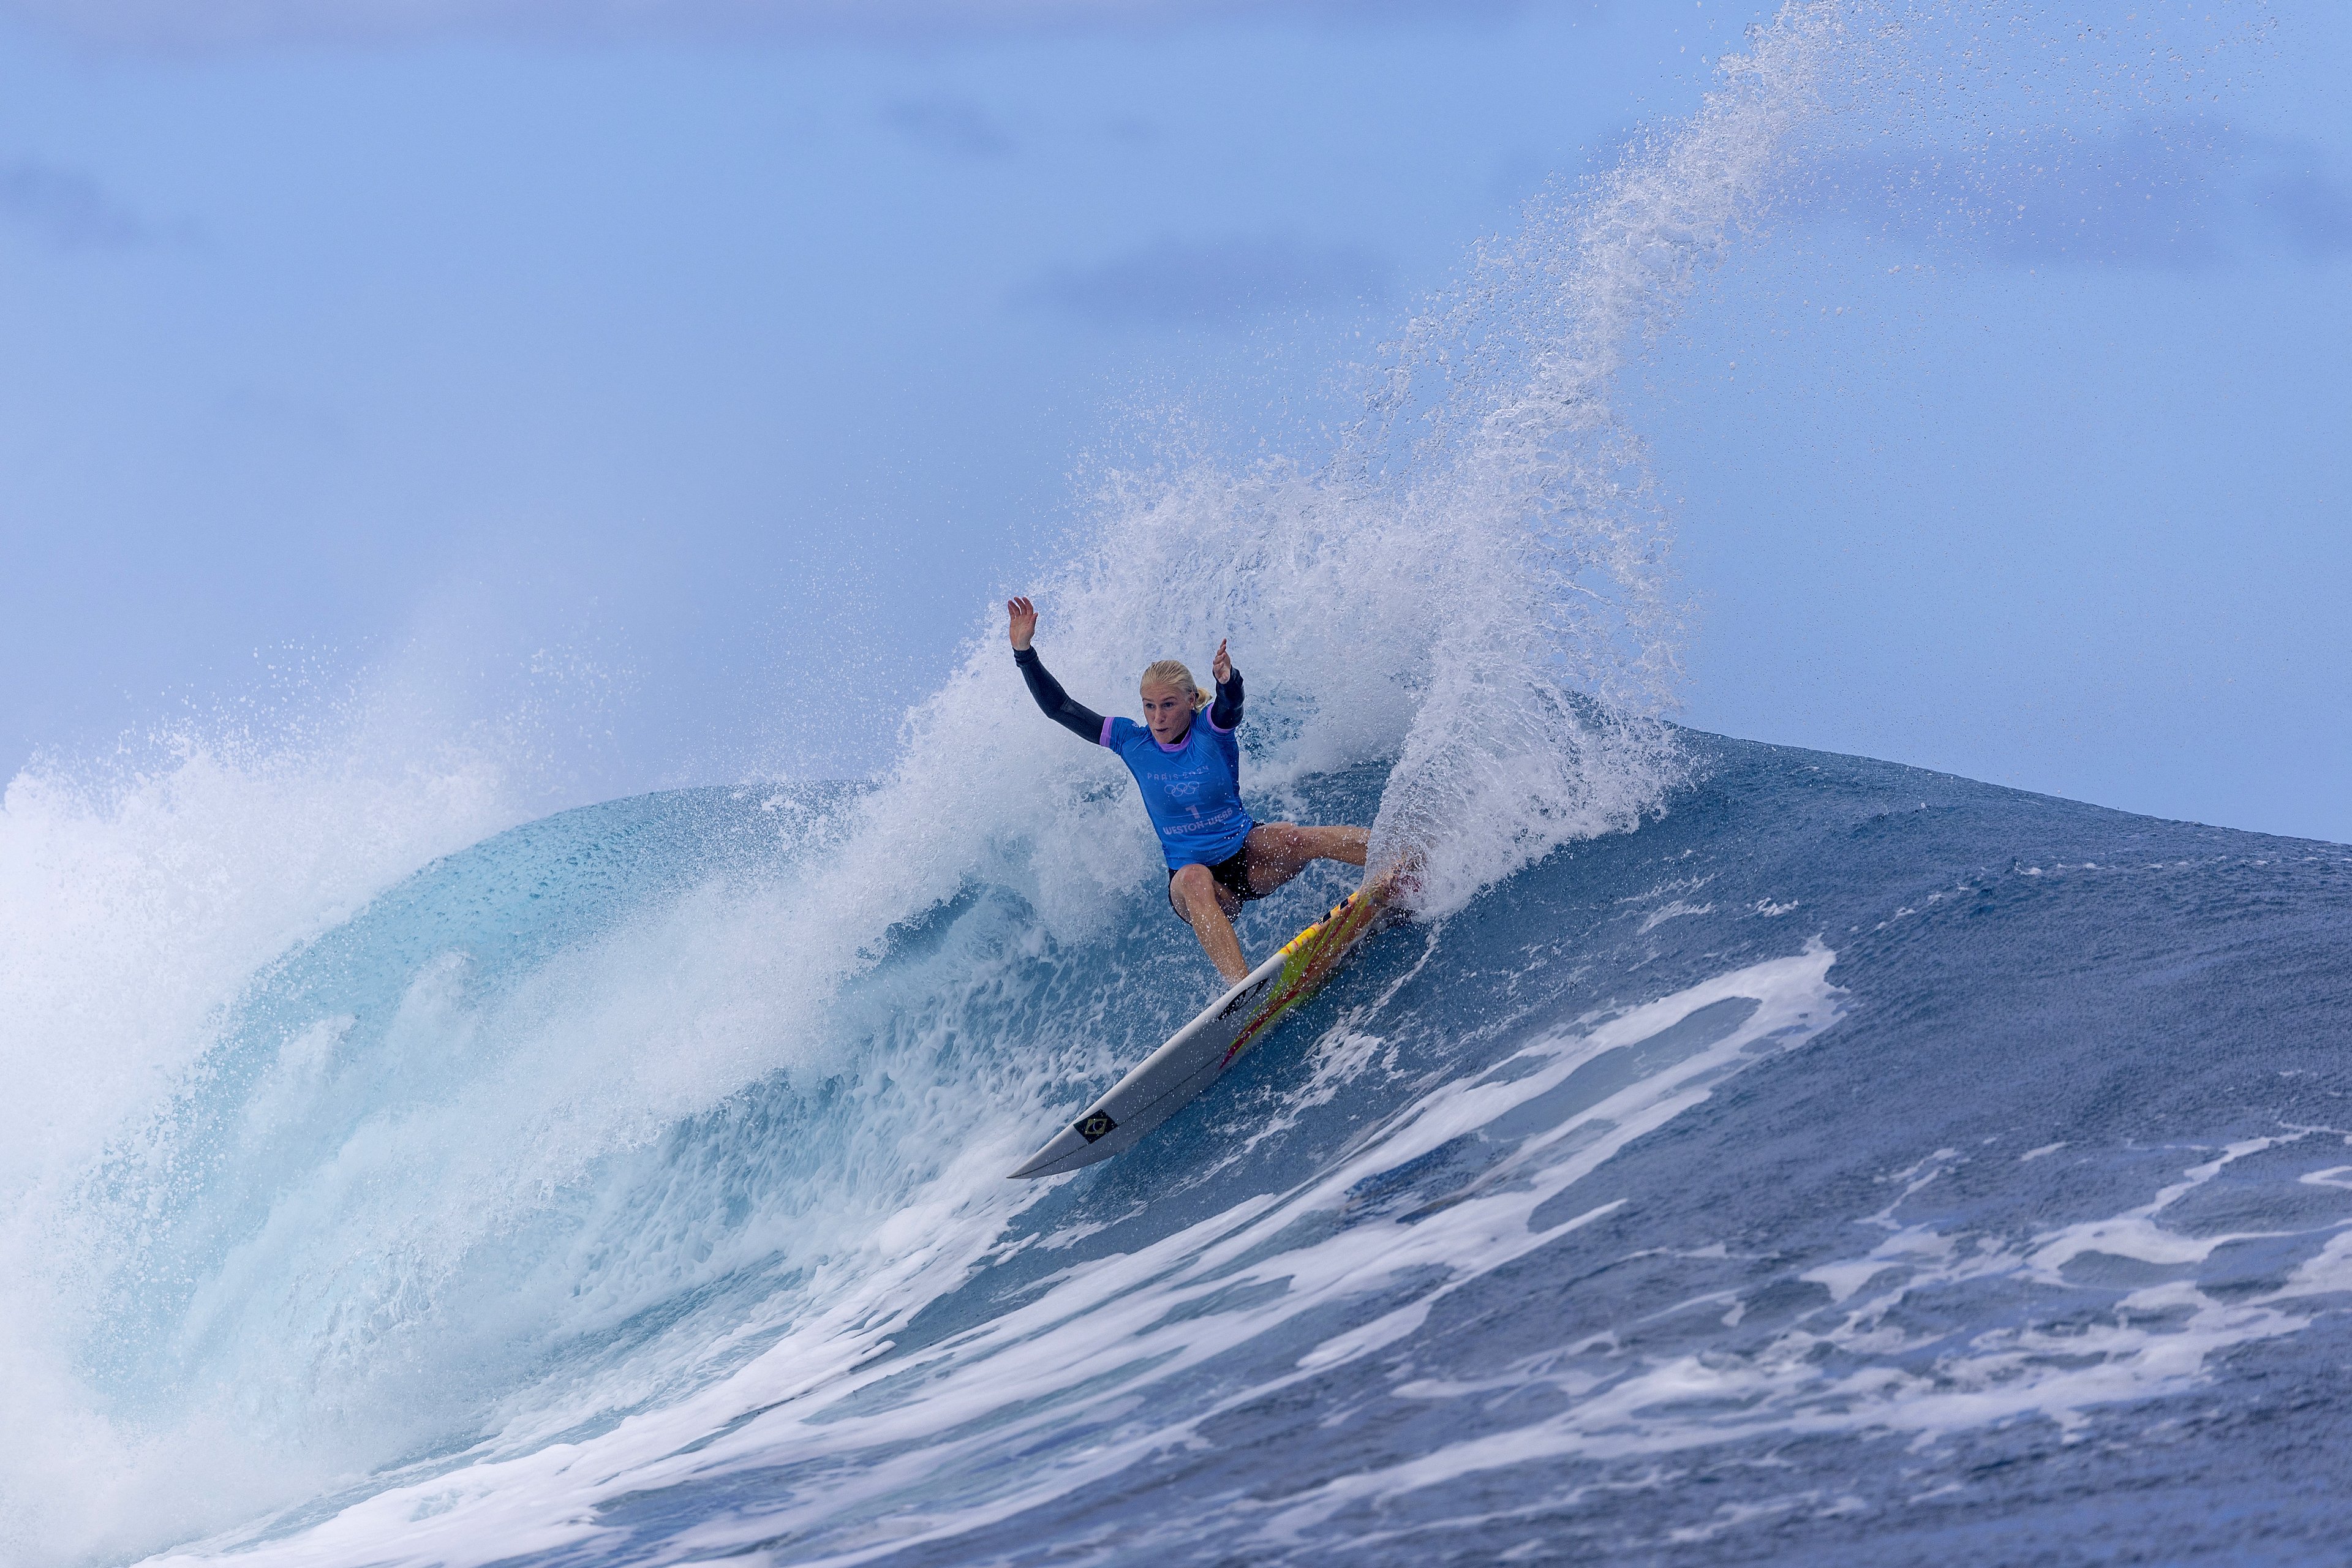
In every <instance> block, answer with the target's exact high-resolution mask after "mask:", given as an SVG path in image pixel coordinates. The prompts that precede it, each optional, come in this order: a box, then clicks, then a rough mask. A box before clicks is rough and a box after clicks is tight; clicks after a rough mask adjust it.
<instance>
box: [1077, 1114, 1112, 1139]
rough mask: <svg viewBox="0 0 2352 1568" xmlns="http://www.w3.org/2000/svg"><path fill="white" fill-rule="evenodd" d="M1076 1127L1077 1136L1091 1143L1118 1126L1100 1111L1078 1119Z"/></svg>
mask: <svg viewBox="0 0 2352 1568" xmlns="http://www.w3.org/2000/svg"><path fill="white" fill-rule="evenodd" d="M1116 1126H1118V1122H1116V1121H1112V1120H1111V1119H1110V1118H1109V1117H1108V1116H1105V1115H1104V1114H1103V1113H1102V1112H1101V1111H1099V1110H1097V1111H1096V1112H1095V1113H1094V1114H1093V1115H1092V1116H1081V1117H1079V1118H1078V1120H1077V1121H1076V1127H1077V1130H1078V1136H1079V1137H1081V1138H1083V1139H1085V1140H1086V1141H1087V1142H1089V1143H1091V1142H1094V1141H1095V1140H1096V1139H1097V1138H1099V1137H1101V1136H1102V1135H1103V1134H1104V1133H1106V1132H1108V1131H1110V1130H1111V1129H1112V1128H1114V1127H1116Z"/></svg>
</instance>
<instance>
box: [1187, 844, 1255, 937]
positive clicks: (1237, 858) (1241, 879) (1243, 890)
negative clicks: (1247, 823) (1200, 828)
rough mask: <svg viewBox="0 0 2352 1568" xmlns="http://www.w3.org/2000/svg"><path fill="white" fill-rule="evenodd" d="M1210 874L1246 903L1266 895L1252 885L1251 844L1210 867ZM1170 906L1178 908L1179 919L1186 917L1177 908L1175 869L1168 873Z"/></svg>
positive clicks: (1221, 885) (1218, 883) (1224, 887)
mask: <svg viewBox="0 0 2352 1568" xmlns="http://www.w3.org/2000/svg"><path fill="white" fill-rule="evenodd" d="M1209 875H1210V876H1212V877H1214V878H1215V879H1217V886H1219V887H1220V888H1223V889H1224V890H1225V891H1227V892H1228V893H1231V894H1232V895H1233V896H1234V898H1236V899H1239V900H1241V901H1242V902H1243V903H1245V904H1246V903H1248V902H1249V901H1250V900H1252V899H1262V898H1264V897H1265V894H1264V893H1261V892H1259V891H1258V890H1257V889H1255V888H1252V887H1251V886H1250V879H1249V846H1247V845H1246V844H1245V845H1244V846H1242V847H1240V848H1239V849H1236V850H1234V852H1233V853H1232V854H1230V855H1228V856H1226V857H1225V858H1223V859H1222V860H1220V861H1218V862H1217V863H1216V864H1215V865H1213V866H1212V867H1210V868H1209ZM1168 907H1169V908H1170V909H1171V910H1176V918H1177V919H1178V920H1180V921H1181V920H1183V919H1184V911H1183V910H1177V909H1176V873H1175V872H1173V871H1171V872H1169V873H1168ZM1188 923H1189V922H1188Z"/></svg>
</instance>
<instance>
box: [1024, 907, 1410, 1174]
mask: <svg viewBox="0 0 2352 1568" xmlns="http://www.w3.org/2000/svg"><path fill="white" fill-rule="evenodd" d="M1409 885H1410V879H1409V877H1408V876H1407V875H1406V873H1405V870H1404V868H1403V865H1402V863H1399V864H1396V865H1391V866H1389V867H1386V868H1383V869H1382V870H1381V871H1380V872H1379V873H1377V874H1376V875H1374V876H1372V877H1370V878H1369V879H1366V881H1365V882H1364V885H1363V886H1362V887H1360V888H1358V889H1356V890H1355V891H1354V892H1352V893H1350V894H1349V895H1348V897H1347V898H1346V899H1345V900H1341V901H1340V902H1339V904H1338V905H1336V906H1334V907H1333V909H1332V910H1331V912H1330V913H1329V914H1328V915H1325V916H1324V917H1323V918H1322V919H1321V920H1319V921H1316V922H1315V923H1314V924H1313V925H1311V926H1308V927H1307V929H1306V930H1305V931H1300V932H1299V933H1298V934H1297V936H1295V937H1292V938H1291V939H1290V941H1289V942H1288V944H1287V945H1286V946H1285V947H1284V948H1283V950H1282V951H1281V952H1277V953H1276V954H1275V955H1274V956H1273V957H1272V958H1269V959H1267V960H1266V961H1265V963H1261V964H1259V965H1258V966H1257V967H1256V968H1255V969H1253V970H1251V971H1250V972H1249V973H1248V974H1247V975H1246V976H1245V977H1244V978H1243V980H1242V981H1241V983H1240V984H1236V985H1235V986H1234V988H1233V989H1232V990H1230V991H1228V992H1226V993H1225V994H1223V995H1222V996H1220V997H1218V998H1217V999H1216V1000H1215V1001H1214V1002H1212V1003H1210V1004H1209V1005H1208V1007H1207V1008H1206V1009H1205V1010H1203V1011H1202V1014H1201V1016H1199V1017H1197V1018H1195V1019H1193V1020H1192V1022H1191V1023H1189V1024H1187V1025H1185V1026H1183V1027H1182V1028H1181V1029H1179V1030H1177V1031H1176V1032H1175V1033H1174V1034H1173V1035H1171V1036H1170V1037H1168V1043H1167V1044H1165V1045H1163V1046H1161V1047H1160V1048H1159V1049H1158V1050H1156V1051H1154V1052H1152V1053H1151V1054H1150V1056H1148V1057H1146V1058H1143V1060H1142V1062H1141V1063H1140V1064H1139V1066H1137V1068H1135V1070H1133V1071H1132V1072H1130V1073H1129V1074H1128V1075H1127V1076H1126V1077H1125V1078H1123V1079H1119V1080H1118V1083H1117V1084H1115V1085H1113V1086H1112V1088H1111V1090H1110V1092H1109V1093H1108V1094H1106V1095H1104V1096H1103V1097H1102V1098H1101V1099H1100V1100H1096V1101H1095V1102H1094V1103H1093V1104H1092V1105H1089V1106H1087V1109H1086V1113H1085V1114H1084V1115H1082V1116H1080V1117H1079V1118H1078V1119H1077V1120H1076V1121H1073V1122H1071V1123H1070V1124H1069V1125H1068V1126H1067V1127H1065V1128H1063V1129H1062V1130H1061V1131H1059V1132H1057V1133H1055V1135H1054V1137H1053V1139H1052V1141H1051V1142H1048V1143H1047V1144H1046V1145H1045V1147H1044V1148H1042V1149H1040V1150H1038V1151H1037V1152H1036V1153H1034V1154H1033V1155H1031V1156H1030V1157H1029V1160H1028V1163H1025V1164H1024V1165H1023V1166H1022V1167H1021V1168H1020V1169H1019V1170H1017V1171H1015V1172H1013V1175H1012V1178H1011V1179H1013V1180H1015V1181H1020V1180H1026V1179H1028V1178H1031V1177H1036V1176H1058V1175H1060V1174H1061V1173H1063V1172H1065V1171H1075V1170H1076V1169H1077V1168H1078V1167H1079V1166H1081V1165H1091V1164H1093V1163H1095V1162H1097V1160H1108V1159H1109V1158H1110V1157H1111V1156H1112V1155H1113V1154H1118V1153H1122V1152H1125V1151H1127V1150H1129V1149H1132V1148H1133V1147H1135V1145H1136V1144H1137V1143H1138V1142H1140V1141H1141V1139H1142V1137H1143V1135H1144V1134H1145V1133H1147V1132H1149V1131H1151V1130H1152V1129H1153V1128H1155V1127H1157V1126H1159V1125H1160V1123H1161V1122H1163V1121H1167V1120H1168V1119H1169V1118H1170V1117H1171V1116H1173V1115H1175V1114H1176V1113H1177V1112H1178V1111H1179V1110H1182V1109H1183V1108H1184V1107H1185V1106H1186V1105H1188V1104H1190V1103H1191V1102H1192V1098H1193V1097H1194V1096H1195V1095H1197V1094H1199V1093H1200V1092H1201V1091H1202V1089H1206V1088H1208V1087H1209V1085H1211V1084H1212V1083H1213V1082H1215V1081H1216V1079H1217V1078H1218V1076H1219V1075H1220V1074H1222V1073H1223V1071H1224V1070H1225V1069H1226V1068H1229V1067H1231V1066H1233V1065H1234V1063H1235V1062H1237V1061H1239V1060H1240V1059H1241V1058H1242V1056H1243V1053H1244V1052H1246V1051H1247V1050H1248V1049H1249V1048H1250V1047H1252V1046H1255V1045H1256V1044H1257V1043H1258V1042H1259V1041H1260V1040H1262V1039H1264V1038H1265V1037H1266V1036H1267V1034H1268V1033H1270V1032H1271V1031H1272V1030H1273V1028H1274V1026H1276V1024H1278V1023H1280V1022H1281V1021H1282V1020H1283V1019H1284V1018H1285V1017H1286V1016H1288V1015H1289V1014H1290V1013H1291V1012H1292V1011H1293V1010H1294V1009H1296V1008H1297V1006H1298V1005H1300V1004H1301V1003H1303V1002H1305V1001H1307V999H1308V998H1309V997H1311V996H1313V995H1314V994H1316V993H1317V992H1318V991H1320V990H1322V989H1323V983H1324V982H1325V981H1327V980H1328V979H1330V978H1331V973H1332V972H1333V971H1334V970H1336V969H1338V968H1339V965H1340V964H1341V963H1345V962H1346V961H1347V959H1348V957H1349V954H1351V953H1353V952H1355V951H1356V948H1357V947H1358V945H1359V944H1360V943H1361V942H1363V940H1364V938H1366V937H1367V936H1370V934H1371V933H1372V931H1374V930H1375V929H1377V928H1378V927H1379V926H1380V925H1381V917H1383V916H1384V915H1388V914H1391V912H1393V910H1394V907H1395V905H1396V903H1397V900H1398V896H1399V894H1400V893H1401V892H1402V891H1403V890H1404V889H1405V888H1406V887H1407V886H1409Z"/></svg>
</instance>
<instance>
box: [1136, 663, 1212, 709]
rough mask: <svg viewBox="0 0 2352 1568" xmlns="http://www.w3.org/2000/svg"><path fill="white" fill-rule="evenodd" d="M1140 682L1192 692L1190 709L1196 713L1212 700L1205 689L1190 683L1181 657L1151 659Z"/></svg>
mask: <svg viewBox="0 0 2352 1568" xmlns="http://www.w3.org/2000/svg"><path fill="white" fill-rule="evenodd" d="M1140 684H1141V685H1144V686H1165V687H1167V688H1169V689H1171V690H1175V691H1189V692H1191V693H1192V711H1193V712H1195V713H1198V712H1199V711H1200V710H1202V709H1203V708H1206V707H1207V706H1208V705H1209V703H1210V702H1211V701H1212V700H1213V699H1212V698H1211V697H1210V696H1209V694H1208V692H1207V691H1206V690H1204V689H1202V688H1200V687H1198V686H1195V685H1193V684H1192V671H1191V670H1189V669H1187V668H1184V661H1183V660H1182V659H1178V658H1162V659H1155V660H1153V661H1152V662H1151V663H1150V664H1149V665H1146V666H1145V667H1144V670H1143V679H1142V681H1141V682H1140Z"/></svg>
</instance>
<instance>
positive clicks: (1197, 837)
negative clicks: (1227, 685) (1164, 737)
mask: <svg viewBox="0 0 2352 1568" xmlns="http://www.w3.org/2000/svg"><path fill="white" fill-rule="evenodd" d="M1102 743H1103V744H1104V745H1106V746H1108V747H1109V748H1110V749H1111V750H1112V751H1114V752H1118V755H1119V760H1120V761H1121V762H1123V763H1126V764H1127V771H1128V772H1129V773H1133V774H1134V775H1135V783H1136V787H1137V788H1139V789H1140V790H1141V791H1142V792H1143V809H1144V810H1145V811H1147V812H1150V814H1151V826H1152V829H1153V830H1154V831H1155V832H1157V833H1158V834H1159V835H1160V853H1161V854H1162V855H1164V856H1166V857H1167V858H1168V868H1169V869H1170V870H1171V871H1173V870H1177V869H1179V868H1182V867H1185V866H1213V865H1215V864H1216V863H1217V862H1218V861H1220V860H1223V859H1228V858H1231V857H1233V856H1234V855H1235V854H1237V853H1239V852H1240V850H1241V847H1242V840H1243V839H1244V838H1247V837H1249V830H1250V829H1251V828H1253V827H1255V826H1257V824H1255V823H1254V822H1252V821H1251V820H1250V814H1249V813H1248V812H1247V811H1244V809H1243V808H1242V749H1241V745H1240V743H1239V742H1236V741H1235V740H1234V735H1233V731H1230V730H1220V729H1218V728H1217V725H1216V721H1215V720H1213V718H1211V717H1210V716H1209V715H1208V714H1206V713H1202V714H1199V715H1197V716H1196V717H1195V718H1194V719H1193V721H1192V729H1191V730H1189V731H1186V732H1185V735H1184V739H1183V740H1182V741H1181V742H1178V743H1177V744H1175V745H1173V746H1163V745H1161V744H1160V742H1158V741H1157V740H1154V739H1153V738H1152V734H1151V731H1150V730H1149V729H1147V728H1146V727H1145V726H1143V725H1141V724H1139V723H1137V722H1136V721H1134V720H1132V719H1106V720H1104V721H1103V727H1102Z"/></svg>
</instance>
